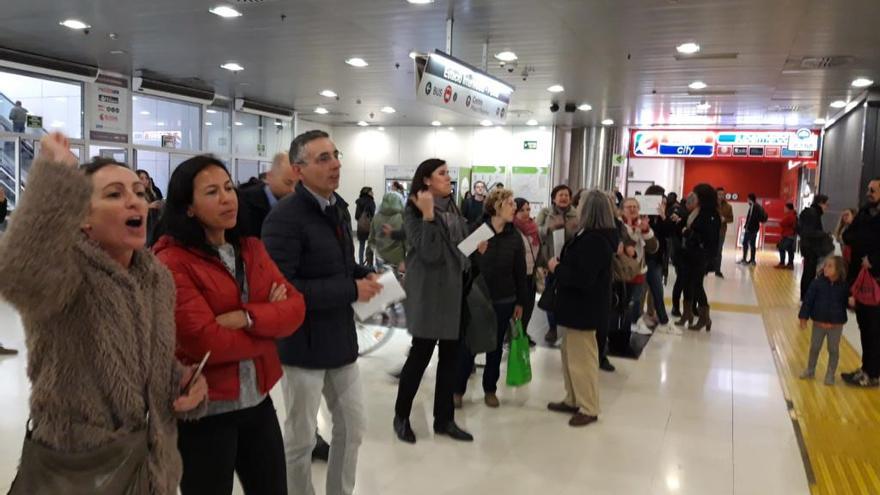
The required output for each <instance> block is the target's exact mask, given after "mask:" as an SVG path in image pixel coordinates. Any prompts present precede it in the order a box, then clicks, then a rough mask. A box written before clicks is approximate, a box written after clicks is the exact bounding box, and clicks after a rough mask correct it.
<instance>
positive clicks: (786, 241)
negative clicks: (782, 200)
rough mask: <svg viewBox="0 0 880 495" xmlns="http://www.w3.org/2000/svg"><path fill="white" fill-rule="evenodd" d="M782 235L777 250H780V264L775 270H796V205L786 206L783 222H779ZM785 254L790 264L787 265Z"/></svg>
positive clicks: (788, 204)
mask: <svg viewBox="0 0 880 495" xmlns="http://www.w3.org/2000/svg"><path fill="white" fill-rule="evenodd" d="M779 227H781V230H782V232H781V233H780V237H781V238H780V239H779V244H777V245H776V249H778V250H779V264H778V265H776V267H775V268H788V269H789V270H793V269H794V247H795V245H796V244H797V213H795V212H794V204H792V203H786V204H785V213H784V214H783V215H782V220H780V221H779ZM785 253H788V264H786V263H785Z"/></svg>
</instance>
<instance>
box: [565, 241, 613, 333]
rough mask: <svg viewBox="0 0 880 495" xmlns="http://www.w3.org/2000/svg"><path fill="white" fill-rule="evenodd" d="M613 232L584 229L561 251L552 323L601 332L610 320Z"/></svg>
mask: <svg viewBox="0 0 880 495" xmlns="http://www.w3.org/2000/svg"><path fill="white" fill-rule="evenodd" d="M619 242H620V237H619V235H618V232H617V229H608V230H588V231H584V232H583V233H581V234H580V235H577V236H576V237H575V238H574V239H572V240H571V241H570V242H569V243H568V244H566V246H565V248H564V249H563V251H562V256H561V260H560V263H559V265H558V266H557V267H556V270H555V271H554V272H553V273H554V276H555V279H556V311H555V314H556V323H558V324H559V325H563V326H566V327H569V328H572V329H576V330H604V329H606V328H607V327H608V322H609V319H610V317H611V257H612V255H613V254H614V253H615V252H616V251H617V245H618V243H619Z"/></svg>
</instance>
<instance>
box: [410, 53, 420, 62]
mask: <svg viewBox="0 0 880 495" xmlns="http://www.w3.org/2000/svg"><path fill="white" fill-rule="evenodd" d="M418 56H419V52H417V51H411V52H409V58H411V59H413V60H415V59H416V57H418Z"/></svg>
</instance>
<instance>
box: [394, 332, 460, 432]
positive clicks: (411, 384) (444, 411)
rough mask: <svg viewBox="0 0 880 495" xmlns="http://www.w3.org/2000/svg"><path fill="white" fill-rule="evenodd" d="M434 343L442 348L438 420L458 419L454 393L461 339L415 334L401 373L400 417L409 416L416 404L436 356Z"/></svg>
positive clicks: (436, 389)
mask: <svg viewBox="0 0 880 495" xmlns="http://www.w3.org/2000/svg"><path fill="white" fill-rule="evenodd" d="M434 346H437V347H438V348H439V349H440V350H439V361H438V363H437V382H436V384H435V386H434V423H435V424H445V423H447V422H449V421H452V420H453V419H454V417H455V416H454V410H453V407H452V393H453V390H454V389H455V370H456V366H455V365H456V363H457V360H456V358H457V357H458V340H437V339H422V338H419V337H413V339H412V348H410V350H409V356H407V358H406V363H404V365H403V370H401V372H400V385H399V386H398V387H397V403H396V404H395V405H394V414H396V415H397V417H399V418H404V419H409V414H410V412H412V403H413V400H414V399H415V397H416V392H418V391H419V384H421V383H422V376H424V374H425V368H427V367H428V363H430V362H431V356H433V355H434Z"/></svg>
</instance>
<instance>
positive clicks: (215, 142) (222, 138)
mask: <svg viewBox="0 0 880 495" xmlns="http://www.w3.org/2000/svg"><path fill="white" fill-rule="evenodd" d="M229 119H230V115H229V110H224V109H222V108H216V107H211V108H209V109H207V111H206V113H205V133H206V134H207V137H208V151H209V152H211V153H217V154H221V155H228V154H229V150H230V145H229V132H230V129H231V125H232V123H231V122H230V121H229Z"/></svg>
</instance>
